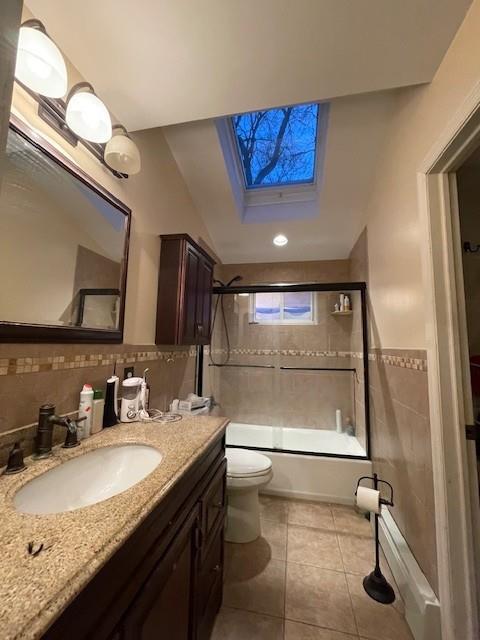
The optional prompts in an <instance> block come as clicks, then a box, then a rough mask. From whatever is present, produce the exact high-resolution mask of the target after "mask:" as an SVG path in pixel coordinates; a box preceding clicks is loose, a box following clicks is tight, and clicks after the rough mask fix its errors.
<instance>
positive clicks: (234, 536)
mask: <svg viewBox="0 0 480 640" xmlns="http://www.w3.org/2000/svg"><path fill="white" fill-rule="evenodd" d="M226 458H227V505H228V507H227V527H226V531H225V539H226V540H227V542H240V543H245V542H253V540H256V539H257V538H258V537H259V535H260V505H259V500H258V491H259V489H261V488H262V487H264V486H265V485H266V484H268V483H269V482H270V480H271V479H272V477H273V472H272V461H271V460H270V458H267V456H264V455H262V454H261V453H258V452H257V451H249V450H247V449H230V448H228V449H227V452H226Z"/></svg>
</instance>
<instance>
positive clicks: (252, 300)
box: [249, 291, 318, 326]
mask: <svg viewBox="0 0 480 640" xmlns="http://www.w3.org/2000/svg"><path fill="white" fill-rule="evenodd" d="M260 293H261V292H260ZM285 293H289V292H288V291H287V292H284V291H279V292H278V294H279V296H280V300H281V304H280V318H279V319H278V320H264V319H263V318H262V319H257V316H256V308H257V307H256V296H257V293H250V294H249V316H250V324H261V325H269V326H272V325H273V326H292V325H302V326H309V325H315V324H318V318H317V296H316V295H315V293H316V292H315V291H306V292H304V293H309V294H310V307H311V310H312V311H311V315H312V317H311V319H309V320H305V319H303V320H302V319H299V318H292V319H288V318H285V317H284V314H285Z"/></svg>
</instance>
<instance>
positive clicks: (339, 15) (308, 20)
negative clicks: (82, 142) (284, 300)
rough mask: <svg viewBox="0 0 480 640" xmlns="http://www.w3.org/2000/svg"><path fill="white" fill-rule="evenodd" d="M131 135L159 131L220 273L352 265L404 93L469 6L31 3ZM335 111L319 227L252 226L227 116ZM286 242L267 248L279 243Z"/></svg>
mask: <svg viewBox="0 0 480 640" xmlns="http://www.w3.org/2000/svg"><path fill="white" fill-rule="evenodd" d="M26 4H27V6H28V8H29V9H30V10H31V11H32V13H33V14H34V15H35V16H36V17H38V18H40V19H41V20H42V21H44V23H45V25H46V27H47V29H48V31H49V33H50V35H51V36H52V37H53V38H54V39H55V40H56V41H57V43H58V44H59V46H60V47H61V48H62V50H63V51H64V52H65V53H66V55H67V56H68V57H69V58H70V60H71V61H72V63H73V64H74V65H75V66H76V67H77V68H78V70H79V72H80V73H81V74H82V75H83V76H84V77H85V78H86V79H88V81H90V82H91V83H92V84H93V85H94V87H95V89H96V91H97V93H98V94H99V96H100V97H101V98H102V99H103V100H104V101H105V102H106V104H107V105H108V107H109V108H110V110H111V111H112V113H114V114H115V116H116V117H117V118H118V119H119V120H120V121H121V122H122V123H123V124H124V125H125V126H126V127H127V128H129V129H130V130H140V129H149V128H153V127H159V126H161V127H165V129H164V132H165V135H166V138H167V142H168V144H169V146H170V148H171V150H172V153H173V155H174V158H175V160H176V162H177V164H178V166H179V169H180V171H181V172H182V175H183V177H184V179H185V182H186V184H187V187H188V189H189V191H190V194H191V196H192V199H193V201H194V204H195V206H196V208H197V210H198V212H199V214H200V215H201V216H202V218H203V220H204V222H205V223H206V225H207V227H208V230H209V233H210V235H211V237H212V239H213V242H214V244H215V246H214V249H215V251H216V252H217V254H218V255H219V257H220V258H221V259H222V260H223V261H224V262H226V263H234V262H261V261H280V260H281V261H283V260H315V259H333V258H345V257H347V256H348V254H349V251H350V249H351V248H352V245H353V243H354V242H355V240H356V238H357V236H358V233H359V232H360V230H361V227H362V220H363V215H364V211H365V208H366V206H367V203H368V197H369V194H370V190H371V187H372V181H373V178H374V174H375V168H376V166H377V164H378V163H379V162H381V157H382V156H381V153H382V149H383V144H384V140H385V135H386V131H387V127H388V123H389V122H390V118H391V113H392V105H393V102H394V100H395V95H396V91H395V90H396V89H401V88H404V87H407V86H412V85H420V84H422V83H426V82H430V81H431V80H432V78H433V76H434V74H435V71H436V70H437V68H438V66H439V64H440V62H441V60H442V58H443V56H444V54H445V52H446V50H447V49H448V47H449V45H450V43H451V41H452V39H453V38H454V36H455V33H456V31H457V29H458V27H459V26H460V24H461V22H462V20H463V18H464V16H465V13H466V11H467V10H468V7H469V6H470V4H471V0H402V1H401V2H398V1H397V2H395V1H394V0H355V1H353V2H352V0H295V1H293V0H241V1H237V0H136V1H135V2H133V1H132V0H101V1H99V0H82V2H59V1H58V0H26ZM326 100H328V101H330V103H331V108H330V116H329V124H328V132H327V144H326V153H325V166H324V173H323V184H322V189H321V193H320V198H319V201H318V215H316V216H315V217H313V218H311V219H303V220H299V219H290V220H286V221H283V222H282V223H278V222H265V223H259V224H245V223H243V222H242V220H241V217H240V216H239V215H238V211H237V209H236V207H235V202H234V198H233V193H232V187H231V184H230V182H229V178H228V175H227V171H226V167H225V161H224V157H223V155H222V150H221V146H220V142H219V137H218V134H217V131H216V128H215V121H214V119H215V118H218V117H220V116H225V115H230V114H234V113H241V112H245V111H253V110H257V109H263V108H271V107H276V106H281V105H290V104H299V103H303V102H316V101H326ZM279 232H281V233H285V234H286V235H287V236H288V238H289V243H288V245H287V246H286V247H284V248H282V249H281V250H280V251H279V250H278V249H277V248H275V247H274V246H273V245H272V238H273V236H274V235H275V234H276V233H279Z"/></svg>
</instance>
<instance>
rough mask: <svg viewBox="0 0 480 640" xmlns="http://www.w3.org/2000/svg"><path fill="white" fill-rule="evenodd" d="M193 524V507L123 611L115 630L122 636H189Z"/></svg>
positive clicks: (154, 639)
mask: <svg viewBox="0 0 480 640" xmlns="http://www.w3.org/2000/svg"><path fill="white" fill-rule="evenodd" d="M197 527H198V517H197V511H196V510H195V509H194V510H193V511H192V512H191V514H190V516H189V517H188V518H187V520H186V522H185V523H184V524H183V525H182V527H181V528H180V531H179V532H178V533H177V535H176V536H175V539H174V540H173V542H172V544H171V545H170V547H169V548H168V549H167V551H166V552H165V555H164V556H163V557H162V558H161V559H160V560H159V562H158V564H157V565H156V567H155V568H154V570H153V571H152V573H151V575H150V577H149V578H148V580H147V581H146V582H145V584H144V585H143V587H142V589H141V590H140V592H139V594H138V596H137V597H136V598H135V600H134V601H133V603H132V605H131V607H130V609H129V611H128V613H127V614H126V616H125V618H124V620H123V622H122V624H121V629H120V630H119V631H120V637H121V638H124V640H130V639H131V640H158V638H159V636H160V635H162V634H161V630H164V631H165V632H166V635H167V634H168V638H169V640H188V639H189V638H191V637H193V633H192V630H191V628H190V627H191V624H192V623H193V619H192V618H191V616H190V611H191V610H192V600H193V596H194V586H195V585H194V580H195V553H196V548H195V540H196V531H197ZM193 631H194V630H193ZM159 632H160V633H159Z"/></svg>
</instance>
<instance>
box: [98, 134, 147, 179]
mask: <svg viewBox="0 0 480 640" xmlns="http://www.w3.org/2000/svg"><path fill="white" fill-rule="evenodd" d="M104 158H105V162H106V163H107V164H108V166H109V167H111V168H112V169H115V171H119V172H120V173H126V174H127V175H129V176H131V175H134V174H135V173H139V171H140V169H141V160H140V151H139V150H138V147H137V145H136V144H135V143H134V142H133V140H131V139H130V138H129V137H128V136H127V135H126V133H125V132H124V131H123V130H121V129H117V130H116V129H115V128H114V132H113V137H112V138H111V139H110V140H109V141H108V143H107V146H106V147H105V155H104Z"/></svg>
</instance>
